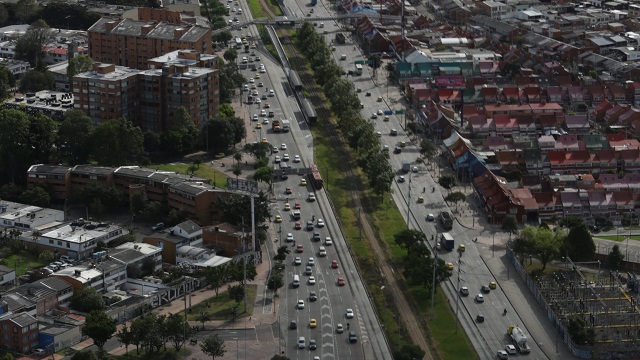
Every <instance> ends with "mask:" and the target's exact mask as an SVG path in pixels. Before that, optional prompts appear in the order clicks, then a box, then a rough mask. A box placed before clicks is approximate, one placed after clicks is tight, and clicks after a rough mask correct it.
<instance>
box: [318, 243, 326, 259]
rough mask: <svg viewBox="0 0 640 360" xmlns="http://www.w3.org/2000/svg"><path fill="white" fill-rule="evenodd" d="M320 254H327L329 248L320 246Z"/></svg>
mask: <svg viewBox="0 0 640 360" xmlns="http://www.w3.org/2000/svg"><path fill="white" fill-rule="evenodd" d="M318 256H321V257H324V256H327V249H325V247H324V246H320V249H319V250H318Z"/></svg>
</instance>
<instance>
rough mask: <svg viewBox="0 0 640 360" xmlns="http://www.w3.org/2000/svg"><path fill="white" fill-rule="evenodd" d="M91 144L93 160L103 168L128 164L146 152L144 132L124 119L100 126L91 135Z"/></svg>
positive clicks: (110, 121) (107, 122)
mask: <svg viewBox="0 0 640 360" xmlns="http://www.w3.org/2000/svg"><path fill="white" fill-rule="evenodd" d="M91 144H93V146H92V147H91V154H92V156H93V158H94V159H95V160H96V161H97V162H98V163H99V164H100V165H103V166H120V165H125V164H128V163H129V160H131V159H132V158H133V157H134V156H137V155H139V154H140V153H142V152H143V151H144V148H143V137H142V130H140V128H139V127H138V126H134V125H133V123H131V122H130V121H129V120H126V119H123V118H120V119H115V120H109V121H106V122H104V123H102V124H100V125H98V126H97V127H96V128H95V129H94V130H93V133H92V134H91Z"/></svg>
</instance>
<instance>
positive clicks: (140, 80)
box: [73, 50, 220, 131]
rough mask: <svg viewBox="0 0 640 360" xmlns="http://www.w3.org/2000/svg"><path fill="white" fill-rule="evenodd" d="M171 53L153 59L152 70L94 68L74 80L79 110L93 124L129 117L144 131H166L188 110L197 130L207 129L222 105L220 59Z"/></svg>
mask: <svg viewBox="0 0 640 360" xmlns="http://www.w3.org/2000/svg"><path fill="white" fill-rule="evenodd" d="M171 54H174V57H167V56H166V55H165V56H162V57H158V58H156V59H153V60H154V61H152V62H151V61H150V64H151V65H150V67H151V69H149V70H134V69H130V68H126V67H122V66H116V65H113V64H101V63H96V64H94V68H93V70H92V71H89V72H86V73H82V74H78V75H76V76H74V78H73V93H74V95H75V96H76V98H75V102H74V107H75V108H76V109H80V110H83V111H85V112H86V113H87V114H88V115H89V117H91V119H92V121H93V123H94V124H99V123H102V122H104V121H107V120H110V119H117V118H119V117H125V118H127V119H129V120H131V121H133V122H134V123H135V124H136V125H139V126H140V127H142V128H143V129H148V130H152V131H161V130H164V129H167V128H168V127H169V124H170V123H171V121H172V120H173V118H174V116H175V115H176V110H177V109H178V108H179V107H180V106H184V107H185V108H186V109H187V111H188V112H189V114H190V115H191V119H192V120H193V121H194V122H195V124H196V126H198V127H201V126H203V125H204V123H205V122H206V121H207V120H208V119H209V118H211V117H215V116H217V114H218V109H219V106H220V84H219V76H218V75H219V74H218V70H217V69H216V68H215V64H216V63H217V62H216V61H215V60H214V59H216V57H214V56H212V55H205V56H201V55H199V54H198V53H196V52H195V51H191V50H180V51H176V52H173V53H171ZM200 66H206V67H200Z"/></svg>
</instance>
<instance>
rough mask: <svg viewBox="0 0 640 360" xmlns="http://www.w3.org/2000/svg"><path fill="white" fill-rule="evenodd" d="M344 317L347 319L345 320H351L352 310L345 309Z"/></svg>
mask: <svg viewBox="0 0 640 360" xmlns="http://www.w3.org/2000/svg"><path fill="white" fill-rule="evenodd" d="M345 316H346V317H347V319H353V309H347V312H346V313H345Z"/></svg>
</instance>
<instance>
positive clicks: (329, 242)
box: [324, 236, 333, 245]
mask: <svg viewBox="0 0 640 360" xmlns="http://www.w3.org/2000/svg"><path fill="white" fill-rule="evenodd" d="M324 244H325V245H333V241H331V238H330V237H328V236H327V237H326V238H324Z"/></svg>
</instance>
